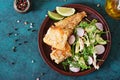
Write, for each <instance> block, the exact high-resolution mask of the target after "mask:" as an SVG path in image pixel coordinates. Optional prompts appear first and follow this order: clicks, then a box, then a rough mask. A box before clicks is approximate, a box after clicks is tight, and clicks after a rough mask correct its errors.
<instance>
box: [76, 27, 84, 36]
mask: <svg viewBox="0 0 120 80" xmlns="http://www.w3.org/2000/svg"><path fill="white" fill-rule="evenodd" d="M77 35H78V36H79V37H82V36H83V35H84V29H82V28H77Z"/></svg>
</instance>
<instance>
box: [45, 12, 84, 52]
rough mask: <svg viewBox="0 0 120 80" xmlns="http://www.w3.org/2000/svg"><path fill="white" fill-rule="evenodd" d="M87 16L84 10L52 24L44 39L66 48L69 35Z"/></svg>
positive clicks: (61, 48)
mask: <svg viewBox="0 0 120 80" xmlns="http://www.w3.org/2000/svg"><path fill="white" fill-rule="evenodd" d="M85 16H86V13H85V12H84V11H83V12H80V13H76V14H74V15H72V16H70V17H67V18H65V19H63V20H61V21H58V22H56V23H54V24H55V26H53V25H52V26H51V27H50V28H49V29H48V31H47V33H46V35H45V37H44V38H43V41H44V42H45V43H46V44H48V45H50V46H51V47H53V48H56V49H60V50H64V49H65V45H66V43H67V39H68V37H69V36H70V34H72V32H73V29H74V28H75V27H76V26H77V25H78V23H79V22H80V21H81V20H82V19H83V18H84V17H85Z"/></svg>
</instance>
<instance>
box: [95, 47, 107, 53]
mask: <svg viewBox="0 0 120 80" xmlns="http://www.w3.org/2000/svg"><path fill="white" fill-rule="evenodd" d="M95 49H96V52H97V53H96V54H98V55H100V54H103V53H104V51H105V47H104V46H103V45H96V46H95Z"/></svg>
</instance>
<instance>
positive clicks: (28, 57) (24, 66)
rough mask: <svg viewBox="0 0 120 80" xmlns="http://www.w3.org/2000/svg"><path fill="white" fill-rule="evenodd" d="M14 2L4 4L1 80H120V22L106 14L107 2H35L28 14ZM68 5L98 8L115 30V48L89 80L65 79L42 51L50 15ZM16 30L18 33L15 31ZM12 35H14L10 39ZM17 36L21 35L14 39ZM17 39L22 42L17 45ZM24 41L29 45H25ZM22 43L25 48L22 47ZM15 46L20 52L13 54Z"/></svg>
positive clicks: (0, 11) (81, 79) (1, 0)
mask: <svg viewBox="0 0 120 80" xmlns="http://www.w3.org/2000/svg"><path fill="white" fill-rule="evenodd" d="M13 1H14V0H0V80H36V78H39V79H40V80H120V31H119V30H120V21H116V20H113V19H112V18H110V17H109V16H108V15H107V14H106V12H105V10H104V4H105V0H32V7H31V11H30V12H29V13H26V14H20V13H17V12H16V11H15V10H14V8H13ZM68 3H81V4H85V5H88V6H90V7H92V8H94V9H95V10H97V11H98V12H99V13H100V14H101V15H102V16H103V17H104V18H105V20H106V21H107V23H108V25H109V28H110V30H111V35H112V47H111V51H110V53H109V56H108V58H107V60H106V61H105V63H104V64H103V65H102V66H101V68H100V69H99V70H98V71H95V72H93V73H91V74H88V75H85V76H78V77H71V76H64V75H61V74H59V73H57V72H55V71H53V70H52V69H51V68H50V67H48V66H47V65H46V63H45V62H44V61H43V59H42V58H41V56H40V54H39V51H38V42H37V38H38V30H39V28H40V25H41V24H42V22H43V20H44V19H45V15H46V14H47V11H48V10H54V9H55V7H56V6H62V5H64V4H68ZM98 3H99V4H100V7H99V8H98V7H97V4H98ZM16 20H20V23H17V22H16ZM24 21H28V22H33V23H34V27H33V29H35V30H37V31H35V32H31V31H27V29H28V28H29V25H24ZM14 27H17V28H18V30H17V31H15V30H14ZM9 32H13V35H11V36H10V37H8V33H9ZM16 33H17V34H19V35H17V36H14V34H16ZM15 39H19V41H17V42H15V41H14V40H15ZM24 41H28V43H25V44H24V43H23V42H24ZM19 43H22V45H20V46H18V44H19ZM13 46H17V49H16V50H17V51H16V52H13V51H12V47H13ZM32 60H34V63H32Z"/></svg>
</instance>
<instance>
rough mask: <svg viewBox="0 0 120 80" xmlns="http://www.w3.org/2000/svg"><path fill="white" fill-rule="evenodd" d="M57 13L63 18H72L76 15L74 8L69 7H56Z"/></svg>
mask: <svg viewBox="0 0 120 80" xmlns="http://www.w3.org/2000/svg"><path fill="white" fill-rule="evenodd" d="M56 11H57V13H58V14H60V15H62V16H71V15H73V14H74V13H75V9H74V8H68V7H56Z"/></svg>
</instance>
